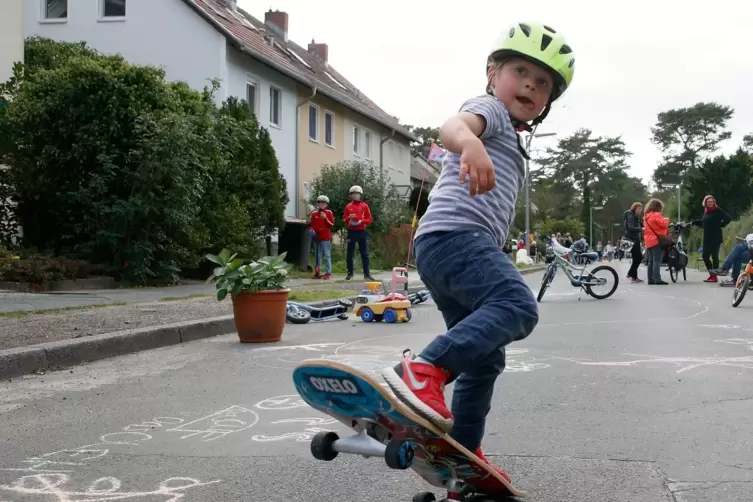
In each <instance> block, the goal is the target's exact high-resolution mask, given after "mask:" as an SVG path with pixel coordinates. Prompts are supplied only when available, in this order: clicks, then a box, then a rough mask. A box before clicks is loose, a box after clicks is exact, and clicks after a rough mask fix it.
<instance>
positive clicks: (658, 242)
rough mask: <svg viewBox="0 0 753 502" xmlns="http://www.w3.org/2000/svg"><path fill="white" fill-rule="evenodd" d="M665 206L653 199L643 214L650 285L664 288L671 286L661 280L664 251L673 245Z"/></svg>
mask: <svg viewBox="0 0 753 502" xmlns="http://www.w3.org/2000/svg"><path fill="white" fill-rule="evenodd" d="M663 209H664V204H662V202H661V201H660V200H659V199H651V200H650V201H648V204H646V210H645V211H644V213H643V241H644V242H645V243H646V255H647V256H648V274H647V275H648V283H649V284H651V285H657V286H664V285H666V284H669V283H668V282H665V281H663V280H662V279H661V264H662V259H663V258H664V250H665V249H667V248H668V247H669V246H670V245H671V244H672V239H671V238H670V237H669V236H668V233H669V218H665V217H664V215H663V214H662V210H663Z"/></svg>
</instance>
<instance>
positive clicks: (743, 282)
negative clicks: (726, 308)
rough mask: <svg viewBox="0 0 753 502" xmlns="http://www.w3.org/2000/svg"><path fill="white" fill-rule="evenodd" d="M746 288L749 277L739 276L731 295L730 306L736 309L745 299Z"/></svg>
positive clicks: (748, 283) (748, 284)
mask: <svg viewBox="0 0 753 502" xmlns="http://www.w3.org/2000/svg"><path fill="white" fill-rule="evenodd" d="M748 286H750V276H749V275H746V274H740V277H738V278H737V283H736V284H735V291H734V292H733V293H732V306H733V307H737V306H738V305H740V303H741V302H742V301H743V298H745V293H747V292H748Z"/></svg>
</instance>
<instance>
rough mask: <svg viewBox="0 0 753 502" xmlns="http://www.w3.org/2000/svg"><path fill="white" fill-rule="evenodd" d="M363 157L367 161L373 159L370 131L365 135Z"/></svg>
mask: <svg viewBox="0 0 753 502" xmlns="http://www.w3.org/2000/svg"><path fill="white" fill-rule="evenodd" d="M363 156H364V157H366V158H367V159H370V158H371V133H370V132H369V131H366V133H365V134H364V135H363Z"/></svg>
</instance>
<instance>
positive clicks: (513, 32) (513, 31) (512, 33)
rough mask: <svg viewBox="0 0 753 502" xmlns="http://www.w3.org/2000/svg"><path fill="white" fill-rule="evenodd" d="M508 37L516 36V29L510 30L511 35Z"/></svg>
mask: <svg viewBox="0 0 753 502" xmlns="http://www.w3.org/2000/svg"><path fill="white" fill-rule="evenodd" d="M507 36H508V37H510V38H512V37H514V36H515V28H510V33H508V34H507Z"/></svg>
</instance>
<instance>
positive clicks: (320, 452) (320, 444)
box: [311, 431, 340, 461]
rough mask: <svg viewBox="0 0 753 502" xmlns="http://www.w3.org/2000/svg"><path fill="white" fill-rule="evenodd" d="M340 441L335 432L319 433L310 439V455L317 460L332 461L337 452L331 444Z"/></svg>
mask: <svg viewBox="0 0 753 502" xmlns="http://www.w3.org/2000/svg"><path fill="white" fill-rule="evenodd" d="M338 439H340V436H338V435H337V433H336V432H326V431H324V432H319V433H317V434H316V436H314V437H313V439H311V454H312V455H313V456H314V458H315V459H317V460H326V461H330V460H334V459H335V457H337V452H336V451H335V450H334V449H333V448H332V444H333V443H334V442H335V441H337V440H338Z"/></svg>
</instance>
